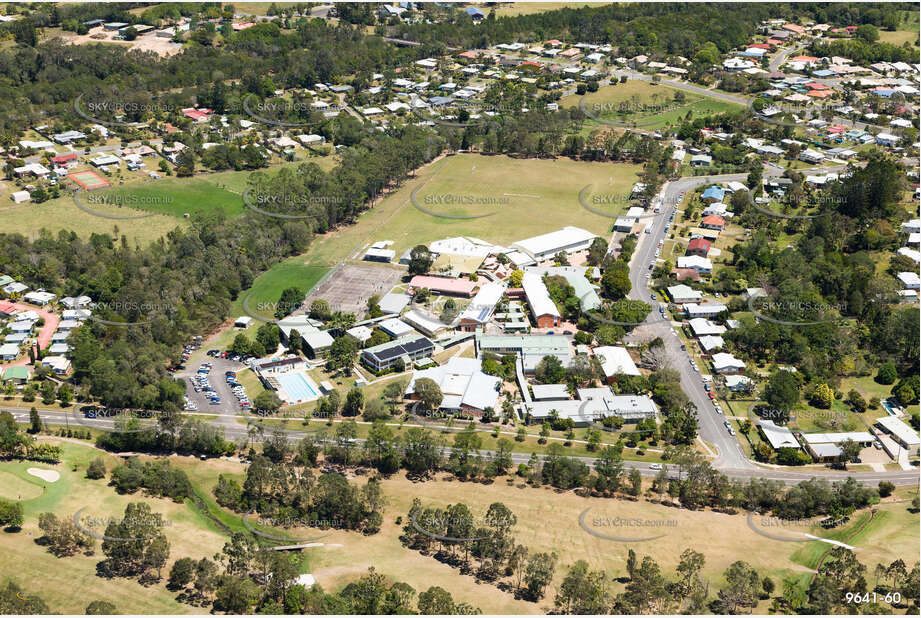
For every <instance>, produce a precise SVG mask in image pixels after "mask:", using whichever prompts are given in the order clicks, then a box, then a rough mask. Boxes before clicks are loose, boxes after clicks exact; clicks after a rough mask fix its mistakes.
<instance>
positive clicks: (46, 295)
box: [22, 292, 56, 305]
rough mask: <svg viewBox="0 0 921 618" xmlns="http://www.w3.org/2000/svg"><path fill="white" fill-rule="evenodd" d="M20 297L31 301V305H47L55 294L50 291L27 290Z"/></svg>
mask: <svg viewBox="0 0 921 618" xmlns="http://www.w3.org/2000/svg"><path fill="white" fill-rule="evenodd" d="M22 298H23V300H25V301H26V302H27V303H32V304H33V305H47V304H48V303H50V302H51V301H53V300H54V299H55V298H56V296H55V295H54V294H52V293H51V292H29V293H28V294H26V295H24V296H23V297H22Z"/></svg>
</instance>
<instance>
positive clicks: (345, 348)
mask: <svg viewBox="0 0 921 618" xmlns="http://www.w3.org/2000/svg"><path fill="white" fill-rule="evenodd" d="M357 358H358V340H357V339H355V338H354V337H352V336H351V335H343V336H341V337H339V338H338V339H336V340H335V341H333V344H332V345H331V346H329V358H328V360H327V364H328V365H329V367H330V368H331V369H334V370H348V369H351V368H352V366H353V365H354V364H355V361H356V359H357Z"/></svg>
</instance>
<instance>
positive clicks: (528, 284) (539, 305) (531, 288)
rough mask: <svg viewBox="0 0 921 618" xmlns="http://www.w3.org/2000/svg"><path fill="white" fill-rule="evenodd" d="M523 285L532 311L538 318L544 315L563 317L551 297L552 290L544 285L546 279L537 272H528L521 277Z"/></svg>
mask: <svg viewBox="0 0 921 618" xmlns="http://www.w3.org/2000/svg"><path fill="white" fill-rule="evenodd" d="M521 287H522V288H524V293H525V296H527V298H528V306H529V307H530V308H531V313H532V314H533V315H534V318H535V319H537V318H539V317H540V316H543V315H549V316H553V317H554V318H560V317H562V316H561V315H560V312H559V310H558V309H557V308H556V303H554V302H553V299H552V298H550V292H548V291H547V286H546V285H544V280H543V278H541V276H540V275H538V274H537V273H532V272H526V273H525V274H524V276H523V277H522V278H521Z"/></svg>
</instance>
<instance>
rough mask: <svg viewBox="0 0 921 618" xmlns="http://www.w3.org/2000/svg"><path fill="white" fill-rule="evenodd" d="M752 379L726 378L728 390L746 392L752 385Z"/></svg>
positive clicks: (743, 377) (741, 377) (742, 377)
mask: <svg viewBox="0 0 921 618" xmlns="http://www.w3.org/2000/svg"><path fill="white" fill-rule="evenodd" d="M752 383H753V382H752V379H751V378H749V377H748V376H726V388H728V389H729V390H731V391H733V392H735V391H744V390H745V389H747V388H749V387H750V386H751V385H752Z"/></svg>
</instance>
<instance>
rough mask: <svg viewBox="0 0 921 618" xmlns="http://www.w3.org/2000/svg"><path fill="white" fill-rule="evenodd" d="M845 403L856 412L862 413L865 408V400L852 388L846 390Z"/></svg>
mask: <svg viewBox="0 0 921 618" xmlns="http://www.w3.org/2000/svg"><path fill="white" fill-rule="evenodd" d="M847 403H848V405H849V406H851V409H852V410H854V412H856V413H857V414H863V413H864V412H865V411H866V409H867V402H866V400H865V399H864V398H863V397H862V396H861V395H860V393H858V392H857V391H856V390H855V389H853V388H852V389H851V390H850V391H848V394H847Z"/></svg>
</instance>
